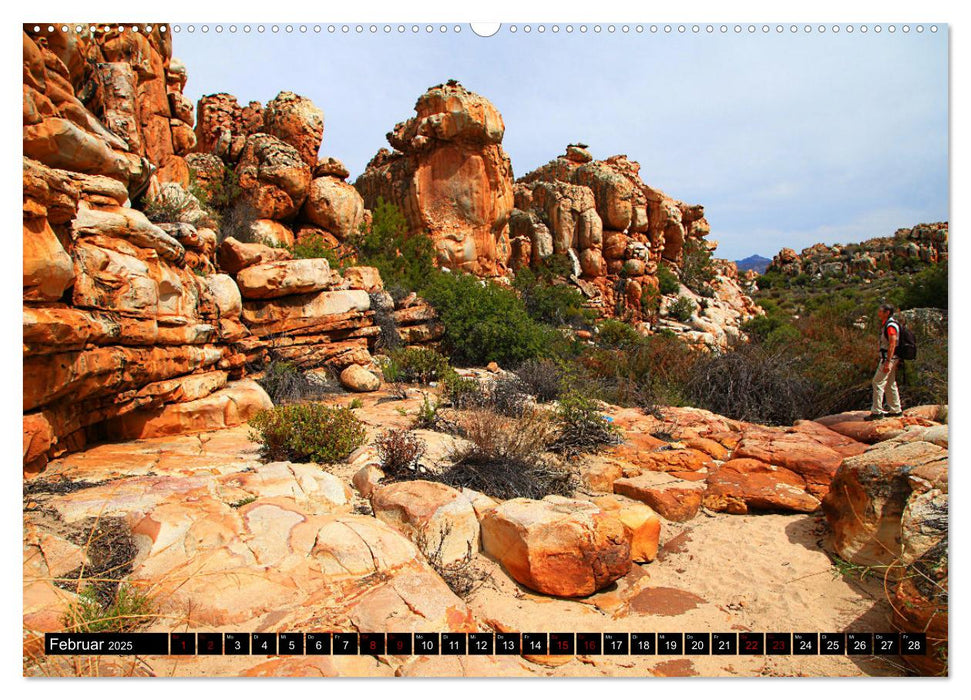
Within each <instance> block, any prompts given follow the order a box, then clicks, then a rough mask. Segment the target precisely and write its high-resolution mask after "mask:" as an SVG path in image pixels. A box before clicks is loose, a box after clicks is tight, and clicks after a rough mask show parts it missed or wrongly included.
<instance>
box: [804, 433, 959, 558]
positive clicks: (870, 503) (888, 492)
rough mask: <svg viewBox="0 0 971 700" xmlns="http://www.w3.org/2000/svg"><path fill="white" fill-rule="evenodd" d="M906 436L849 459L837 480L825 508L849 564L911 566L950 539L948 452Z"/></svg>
mask: <svg viewBox="0 0 971 700" xmlns="http://www.w3.org/2000/svg"><path fill="white" fill-rule="evenodd" d="M917 431H920V429H919V428H918V429H917ZM903 437H904V436H903V435H901V436H899V437H897V438H894V439H892V440H887V441H884V442H880V443H877V444H876V445H874V446H873V447H871V448H870V449H869V450H867V451H866V452H864V453H863V454H860V455H858V456H856V457H851V458H849V459H847V460H845V461H844V462H843V464H842V466H841V467H840V468H839V471H838V472H837V473H836V477H835V478H834V479H833V483H832V485H831V489H830V492H829V495H827V497H826V498H825V499H824V501H823V509H824V511H825V513H826V517H827V520H828V521H829V524H830V527H831V528H832V533H833V534H832V547H833V549H834V551H836V553H837V554H839V556H840V557H842V558H843V559H845V560H846V561H849V562H852V563H854V564H861V565H864V566H887V565H890V564H895V565H898V564H899V565H903V566H906V565H909V564H911V563H913V562H914V561H916V560H917V559H919V558H920V557H921V556H922V555H923V554H924V553H926V551H927V550H929V549H930V548H931V547H933V546H934V545H936V544H937V543H938V542H939V541H940V540H941V539H942V538H944V537H946V536H947V512H948V505H947V462H948V459H947V449H946V448H945V447H940V446H938V445H935V444H933V443H929V442H925V441H923V440H916V441H910V440H902V439H901V438H903Z"/></svg>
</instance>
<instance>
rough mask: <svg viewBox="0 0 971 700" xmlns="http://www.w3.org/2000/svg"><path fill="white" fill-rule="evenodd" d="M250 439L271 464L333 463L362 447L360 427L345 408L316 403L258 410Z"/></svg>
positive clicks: (363, 436) (362, 428) (362, 430)
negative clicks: (257, 445)
mask: <svg viewBox="0 0 971 700" xmlns="http://www.w3.org/2000/svg"><path fill="white" fill-rule="evenodd" d="M250 426H251V427H252V428H253V432H252V434H251V439H252V440H255V441H257V442H259V443H260V445H261V447H262V451H263V456H264V457H265V458H266V459H269V460H274V461H283V460H286V461H292V462H317V463H318V464H333V463H335V462H339V461H341V460H343V459H346V458H347V456H348V455H349V454H351V452H353V451H354V450H356V449H357V448H358V447H360V446H361V445H363V444H364V440H365V438H366V436H367V433H366V432H365V430H364V424H363V423H361V421H360V420H358V418H357V417H356V416H355V415H354V414H353V413H352V412H351V410H350V409H349V408H345V407H340V408H332V407H329V406H325V405H324V404H320V403H307V404H289V405H286V406H276V407H274V408H271V409H267V410H265V411H260V412H259V413H258V414H257V415H256V416H255V417H254V418H253V419H252V420H251V421H250Z"/></svg>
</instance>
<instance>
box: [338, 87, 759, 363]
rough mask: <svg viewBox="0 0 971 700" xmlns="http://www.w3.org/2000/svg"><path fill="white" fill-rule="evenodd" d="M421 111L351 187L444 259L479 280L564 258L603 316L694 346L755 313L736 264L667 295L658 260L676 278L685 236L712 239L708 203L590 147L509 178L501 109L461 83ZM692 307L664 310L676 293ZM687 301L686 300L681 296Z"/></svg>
mask: <svg viewBox="0 0 971 700" xmlns="http://www.w3.org/2000/svg"><path fill="white" fill-rule="evenodd" d="M415 111H416V113H417V115H416V116H415V117H413V118H412V119H409V120H407V121H405V122H402V123H400V124H398V125H397V126H395V128H394V130H393V131H392V132H390V133H389V134H388V135H387V139H388V142H389V144H390V145H391V147H392V149H393V150H391V151H389V150H388V149H381V150H380V151H379V152H378V154H377V155H376V156H375V157H374V158H373V159H372V161H371V162H370V163H369V164H368V167H367V169H366V170H365V172H364V173H363V174H362V175H361V176H360V177H359V178H358V179H357V181H356V183H355V185H356V187H357V188H358V189H359V190H360V191H361V193H362V194H363V196H364V202H365V204H366V206H368V207H369V208H373V207H374V206H375V205H376V204H377V202H378V200H379V198H381V199H384V200H385V201H390V202H393V203H394V204H396V205H397V206H398V207H399V208H400V209H401V210H402V211H403V212H404V213H405V215H406V218H407V220H408V224H409V227H410V230H411V232H412V234H413V235H430V236H431V237H432V239H433V241H434V244H435V250H436V253H437V256H438V261H439V263H440V264H442V265H444V266H446V267H449V268H452V269H461V270H466V271H469V272H472V273H475V274H478V275H482V276H490V277H502V276H511V275H515V271H516V270H518V269H521V268H522V267H524V266H533V267H536V266H540V265H542V264H543V263H544V262H546V261H549V260H550V259H551V258H553V257H554V256H563V257H566V258H568V260H569V266H570V268H571V273H570V274H569V275H568V278H567V279H564V280H563V281H564V282H565V283H569V284H575V285H576V286H577V287H579V289H580V290H581V291H582V292H583V294H584V295H585V296H586V297H587V299H588V301H589V305H590V306H591V308H593V309H596V311H597V313H598V314H599V315H601V316H602V317H617V318H621V319H624V320H627V321H630V322H633V323H638V322H646V323H645V324H644V325H642V326H641V328H642V329H643V330H644V331H645V332H649V331H650V330H652V329H654V328H657V327H664V328H668V329H669V330H673V331H675V332H677V333H679V334H682V335H683V337H684V338H685V339H686V340H688V341H689V342H691V343H694V344H698V345H707V346H710V347H722V348H724V347H726V346H727V343H728V340H729V339H730V338H733V337H738V336H739V334H740V332H739V326H740V325H741V323H743V322H744V321H745V320H747V319H749V318H751V317H752V316H754V315H756V314H758V313H759V309H758V307H757V305H755V304H754V303H753V302H752V300H751V299H750V298H748V297H746V296H745V294H743V292H742V290H741V289H740V287H739V283H738V278H737V271H736V269H735V266H734V265H733V264H732V263H728V262H726V261H714V265H713V268H712V269H711V270H710V272H709V273H708V274H707V279H706V280H704V282H705V284H704V285H703V286H702V285H695V286H696V289H694V290H692V289H689V288H688V287H687V286H684V285H678V286H677V287H676V288H675V289H674V290H661V289H660V287H661V285H660V283H659V278H658V267H659V265H665V266H667V267H668V268H669V269H670V270H671V271H672V272H673V274H675V275H680V274H681V267H682V264H683V262H684V257H685V256H684V249H685V245H686V241H688V242H690V243H689V246H690V245H692V244H693V245H695V246H697V247H698V248H699V249H701V254H703V255H709V256H710V252H711V251H713V250H714V249H715V248H716V244H714V243H711V242H708V241H707V240H706V236H707V235H708V234H709V232H710V227H709V225H708V222H707V221H706V220H705V218H704V207H702V206H701V205H689V204H685V203H684V202H681V201H678V200H675V199H673V198H671V197H669V196H668V195H666V194H664V193H663V192H661V191H660V190H658V189H655V188H653V187H650V186H648V185H646V184H645V183H644V182H643V181H642V180H641V178H640V175H639V171H640V165H639V164H638V163H636V162H634V161H630V160H628V159H627V157H626V156H623V155H618V156H612V157H611V158H608V159H607V160H604V161H595V160H594V159H593V156H591V154H590V152H589V151H588V150H587V148H586V146H584V145H570V146H568V147H567V149H566V153H565V154H564V155H563V156H560V157H558V158H556V159H554V160H553V161H551V162H550V163H548V164H547V165H545V166H542V167H541V168H538V169H536V170H535V171H533V172H530V173H528V174H526V175H524V176H523V177H521V178H520V179H519V180H516V181H515V182H514V181H513V172H512V167H511V165H510V162H509V157H508V156H507V155H506V153H505V151H503V149H502V138H503V134H504V131H505V125H504V123H503V121H502V116H501V115H500V114H499V112H498V111H497V110H496V108H495V107H494V106H493V105H492V103H491V102H489V101H488V100H487V99H485V98H484V97H481V96H479V95H476V94H475V93H472V92H469V91H468V90H466V89H465V88H464V87H463V86H462V85H460V84H459V83H457V82H456V81H450V82H449V83H447V84H445V85H438V86H436V87H433V88H431V89H430V90H429V91H428V92H426V93H425V94H424V95H422V96H421V97H420V98H419V99H418V102H417V103H416V105H415ZM681 296H684V297H687V299H688V300H689V301H688V302H686V303H687V304H688V306H689V312H688V313H687V314H684V315H683V317H682V319H681V320H680V321H679V320H677V319H676V318H674V316H673V315H672V314H670V313H669V310H670V307H671V305H672V304H674V303H675V301H676V300H677V299H678V297H681ZM683 303H685V302H683Z"/></svg>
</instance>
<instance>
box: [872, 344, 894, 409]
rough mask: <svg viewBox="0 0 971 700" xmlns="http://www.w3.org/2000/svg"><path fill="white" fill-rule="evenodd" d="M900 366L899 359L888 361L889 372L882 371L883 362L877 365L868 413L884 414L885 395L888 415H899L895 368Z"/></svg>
mask: <svg viewBox="0 0 971 700" xmlns="http://www.w3.org/2000/svg"><path fill="white" fill-rule="evenodd" d="M899 364H900V359H899V358H896V357H895V358H893V359H892V360H890V371H889V372H885V371H884V369H883V360H880V364H879V365H877V371H876V373H875V374H874V375H873V405H872V406H871V407H870V413H884V410H883V396H884V393H886V395H887V404H888V408H889V409H890V411H889V412H890V413H900V392H898V391H897V366H898V365H899Z"/></svg>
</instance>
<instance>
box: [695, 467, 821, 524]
mask: <svg viewBox="0 0 971 700" xmlns="http://www.w3.org/2000/svg"><path fill="white" fill-rule="evenodd" d="M702 500H703V503H704V505H705V507H706V508H708V509H709V510H714V511H725V512H728V513H734V514H745V513H748V512H749V510H750V509H752V508H754V509H756V510H792V511H796V512H799V513H811V512H812V511H814V510H816V509H817V508H818V507H819V500H818V499H817V498H815V497H813V496H810V495H809V494H808V493H807V492H806V482H805V481H804V480H803V478H802V477H801V476H799V475H798V474H796V473H795V472H792V471H790V470H788V469H786V468H785V467H776V466H772V465H770V464H766V463H765V462H760V461H759V460H757V459H732V460H729V461H727V462H725V463H724V464H722V465H721V466H719V467H716V468H715V469H714V470H713V471H712V472H711V473H710V474H708V488H707V490H706V491H705V494H704V497H703V499H702Z"/></svg>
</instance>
